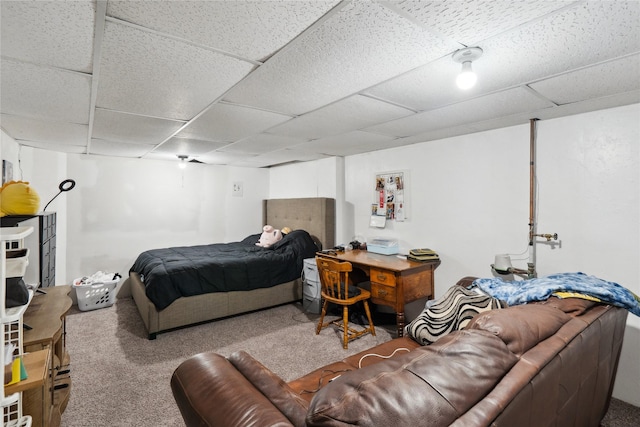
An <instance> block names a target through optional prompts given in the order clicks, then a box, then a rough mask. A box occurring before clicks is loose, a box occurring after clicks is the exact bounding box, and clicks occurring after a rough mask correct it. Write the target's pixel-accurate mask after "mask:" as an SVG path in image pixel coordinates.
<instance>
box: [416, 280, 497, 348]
mask: <svg viewBox="0 0 640 427" xmlns="http://www.w3.org/2000/svg"><path fill="white" fill-rule="evenodd" d="M430 303H431V304H430V305H428V306H427V307H425V309H424V310H423V311H422V313H420V315H419V316H418V317H416V318H415V319H414V320H413V321H412V322H411V323H409V324H408V325H407V326H405V333H406V334H407V335H409V336H410V337H411V338H413V339H414V340H415V341H417V342H419V343H420V344H422V345H429V344H431V343H433V342H435V341H436V340H437V339H438V338H440V337H441V336H444V335H447V334H448V333H450V332H453V331H457V330H459V329H463V328H464V327H465V326H466V325H467V324H468V323H469V321H470V320H471V319H472V318H473V317H474V316H475V315H476V314H478V313H480V312H483V311H487V310H493V309H498V308H505V307H506V306H507V305H506V303H504V302H503V301H500V300H498V299H496V298H493V297H491V296H490V295H487V294H485V293H483V292H481V291H479V290H478V289H466V288H465V287H463V286H459V285H455V286H452V287H451V288H449V290H448V291H447V292H446V293H445V294H444V295H443V296H442V298H440V299H438V300H436V301H430Z"/></svg>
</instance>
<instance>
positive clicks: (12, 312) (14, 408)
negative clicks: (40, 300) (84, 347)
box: [0, 227, 33, 427]
mask: <svg viewBox="0 0 640 427" xmlns="http://www.w3.org/2000/svg"><path fill="white" fill-rule="evenodd" d="M31 233H33V227H0V240H1V242H0V243H1V245H0V246H1V247H0V267H2V268H0V320H1V321H2V340H0V367H2V370H3V372H4V366H5V358H6V357H7V356H9V357H13V356H14V355H20V354H22V351H23V346H22V328H23V324H22V315H23V314H24V312H25V311H26V310H27V307H28V306H29V303H27V304H25V305H22V306H18V307H11V308H5V300H6V280H7V278H6V271H7V262H6V260H7V242H18V244H19V247H22V246H23V239H24V238H25V237H27V236H28V235H29V234H31ZM32 297H33V292H29V302H31V298H32ZM8 345H13V346H14V348H15V350H14V352H13V353H12V354H11V355H5V348H6V346H8ZM3 380H4V373H3ZM3 384H4V381H3ZM0 389H1V391H0V406H1V407H2V412H3V415H2V418H3V420H2V421H3V425H4V426H5V427H30V426H31V417H30V416H28V415H26V416H23V415H22V401H21V400H22V396H21V393H13V394H11V395H9V396H5V395H4V385H3V386H2V387H0Z"/></svg>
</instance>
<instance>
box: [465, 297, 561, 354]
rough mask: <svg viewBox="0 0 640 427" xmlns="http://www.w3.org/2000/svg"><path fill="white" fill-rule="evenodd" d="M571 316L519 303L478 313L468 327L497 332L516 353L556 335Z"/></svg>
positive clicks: (536, 305) (539, 305)
mask: <svg viewBox="0 0 640 427" xmlns="http://www.w3.org/2000/svg"><path fill="white" fill-rule="evenodd" d="M570 319H571V316H569V315H568V314H566V313H564V312H563V311H561V310H559V309H557V308H555V307H553V306H550V305H542V304H525V305H516V306H512V307H509V308H505V309H504V310H493V311H490V312H485V313H482V314H479V315H478V316H476V317H475V318H474V319H473V320H471V322H469V324H468V325H467V329H481V330H484V331H488V332H491V333H492V334H494V335H496V336H497V337H499V338H500V339H502V341H504V343H505V344H506V345H507V347H508V348H509V350H511V351H512V352H513V353H514V354H516V355H517V356H521V355H522V354H524V353H525V352H526V351H527V350H529V349H530V348H532V347H533V346H534V345H536V344H538V343H539V342H540V341H543V340H545V339H547V338H549V337H550V336H551V335H553V334H555V333H556V332H557V331H558V330H559V329H560V328H561V327H562V325H564V324H565V323H567V322H568V321H569V320H570Z"/></svg>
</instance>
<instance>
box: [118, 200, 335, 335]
mask: <svg viewBox="0 0 640 427" xmlns="http://www.w3.org/2000/svg"><path fill="white" fill-rule="evenodd" d="M262 223H263V224H270V225H273V226H274V227H275V228H278V229H282V228H284V227H289V228H291V229H292V230H294V231H296V230H304V231H306V232H307V233H308V235H309V236H310V237H311V238H312V239H313V240H314V242H315V243H316V247H320V248H330V247H333V246H334V245H335V201H334V199H330V198H323V197H316V198H296V199H269V200H264V201H263V217H262ZM290 234H292V235H295V234H296V233H290ZM300 234H302V233H300ZM305 234H306V233H305ZM258 236H259V235H258ZM251 237H252V236H248V237H247V238H251ZM289 237H290V236H286V237H285V239H287V238H289ZM285 239H283V240H285ZM256 241H257V240H256ZM141 255H142V254H141ZM301 272H302V269H300V271H299V273H301ZM129 282H130V287H131V295H132V297H133V299H134V301H135V303H136V306H137V308H138V311H139V312H140V315H141V317H142V320H143V322H144V325H145V327H146V330H147V332H148V337H149V339H155V338H156V335H157V334H158V333H161V332H166V331H169V330H173V329H176V328H180V327H185V326H189V325H193V324H198V323H202V322H206V321H210V320H214V319H219V318H222V317H228V316H232V315H236V314H241V313H246V312H250V311H254V310H259V309H263V308H268V307H273V306H276V305H280V304H285V303H289V302H293V301H297V300H300V299H301V298H302V286H301V280H300V277H299V274H298V275H296V278H295V279H292V280H288V281H285V282H283V283H273V284H269V285H268V287H259V288H256V289H252V290H229V289H226V290H225V289H223V290H219V291H217V292H211V293H203V294H198V295H193V296H181V297H177V298H176V299H175V300H173V301H172V302H170V303H169V304H167V302H166V301H165V302H163V303H160V304H159V306H160V307H163V308H161V309H160V308H158V307H157V306H156V304H155V303H154V302H153V301H152V299H154V300H156V302H157V300H158V295H151V298H150V297H149V295H147V287H146V286H145V283H143V281H142V280H141V277H140V274H139V273H138V272H136V271H131V272H130V273H129ZM236 285H238V287H239V288H240V289H243V288H244V286H243V285H242V284H238V283H236ZM265 286H267V285H265ZM156 294H157V292H156ZM170 299H174V298H173V297H171V298H170ZM165 305H166V307H165Z"/></svg>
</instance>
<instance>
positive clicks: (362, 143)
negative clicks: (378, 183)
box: [292, 131, 395, 156]
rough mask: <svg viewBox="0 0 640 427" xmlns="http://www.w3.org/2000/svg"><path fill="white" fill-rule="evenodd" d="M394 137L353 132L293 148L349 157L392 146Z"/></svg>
mask: <svg viewBox="0 0 640 427" xmlns="http://www.w3.org/2000/svg"><path fill="white" fill-rule="evenodd" d="M394 139H395V138H394V137H389V136H386V135H380V134H375V133H369V132H362V131H353V132H348V133H343V134H340V135H335V136H330V137H327V138H322V139H316V140H315V141H311V142H306V143H303V144H298V145H296V146H295V147H292V148H294V149H296V150H300V151H312V152H316V153H322V154H328V155H332V156H349V155H352V154H359V153H363V152H366V151H375V150H381V149H384V148H388V147H390V146H392V145H393V144H392V141H393V140H394Z"/></svg>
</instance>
